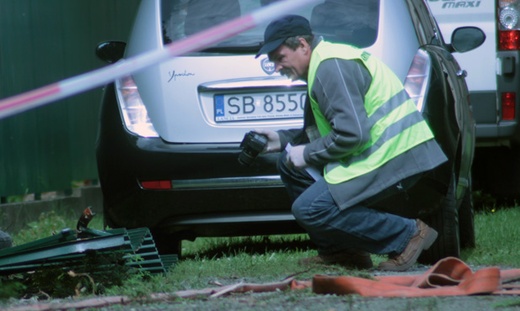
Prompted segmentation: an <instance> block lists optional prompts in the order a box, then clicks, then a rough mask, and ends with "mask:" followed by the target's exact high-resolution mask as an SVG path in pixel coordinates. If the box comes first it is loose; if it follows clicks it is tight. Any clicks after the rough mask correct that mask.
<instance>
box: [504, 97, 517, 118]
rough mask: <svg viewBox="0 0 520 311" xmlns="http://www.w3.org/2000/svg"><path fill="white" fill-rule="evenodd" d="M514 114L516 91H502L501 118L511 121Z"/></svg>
mask: <svg viewBox="0 0 520 311" xmlns="http://www.w3.org/2000/svg"><path fill="white" fill-rule="evenodd" d="M515 114H516V93H514V92H507V93H502V120H504V121H511V120H514V119H515Z"/></svg>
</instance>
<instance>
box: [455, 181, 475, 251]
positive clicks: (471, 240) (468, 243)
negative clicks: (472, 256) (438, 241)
mask: <svg viewBox="0 0 520 311" xmlns="http://www.w3.org/2000/svg"><path fill="white" fill-rule="evenodd" d="M474 217H475V212H474V208H473V191H472V187H471V178H470V186H469V187H468V189H466V193H465V194H464V197H463V198H462V202H461V203H460V207H459V235H460V247H461V248H473V247H475V245H476V242H475V222H474Z"/></svg>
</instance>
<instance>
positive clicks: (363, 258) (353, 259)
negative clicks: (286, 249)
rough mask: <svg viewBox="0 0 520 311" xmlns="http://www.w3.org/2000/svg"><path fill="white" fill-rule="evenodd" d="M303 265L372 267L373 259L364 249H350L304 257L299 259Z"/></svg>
mask: <svg viewBox="0 0 520 311" xmlns="http://www.w3.org/2000/svg"><path fill="white" fill-rule="evenodd" d="M299 263H300V264H301V265H305V266H308V265H320V264H321V265H340V266H343V267H346V268H356V269H370V268H372V266H373V265H372V259H371V258H370V254H369V253H367V252H363V251H354V250H348V251H343V252H339V253H335V254H331V255H318V256H314V257H309V258H303V259H301V260H300V261H299Z"/></svg>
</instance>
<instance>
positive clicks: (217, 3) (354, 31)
mask: <svg viewBox="0 0 520 311" xmlns="http://www.w3.org/2000/svg"><path fill="white" fill-rule="evenodd" d="M276 1H279V0H211V1H209V0H163V1H162V8H161V9H162V12H161V14H162V27H163V42H164V44H168V43H171V42H173V41H175V40H179V39H182V38H184V37H187V36H190V35H192V34H194V33H197V32H199V31H203V30H205V29H208V28H210V27H212V26H215V25H218V24H220V23H222V22H225V21H228V20H231V19H233V18H237V17H239V16H241V15H246V14H248V13H250V12H252V11H254V10H257V9H260V8H261V7H263V6H266V5H269V4H271V3H273V2H276ZM291 13H292V14H299V15H302V16H305V17H306V18H307V19H308V20H309V21H310V23H311V27H312V29H313V31H314V33H315V34H316V35H321V36H323V37H324V38H325V39H327V40H329V41H332V42H342V43H349V44H352V45H355V46H359V47H368V46H370V45H372V44H373V43H374V42H375V41H376V38H377V29H378V21H379V0H349V1H346V0H324V1H322V2H321V3H318V4H314V5H312V6H307V7H305V8H302V9H301V10H299V11H298V12H291ZM266 26H267V23H266V24H265V25H259V26H258V27H256V28H254V29H251V30H248V31H246V32H243V33H241V34H239V35H237V36H235V37H233V38H230V39H228V40H226V41H224V42H220V43H219V44H217V45H216V46H212V47H210V49H211V50H219V49H221V50H222V51H227V52H233V51H237V52H238V51H242V52H243V51H247V52H251V53H255V52H256V51H257V50H258V48H259V47H260V45H261V44H262V41H263V34H264V29H265V27H266Z"/></svg>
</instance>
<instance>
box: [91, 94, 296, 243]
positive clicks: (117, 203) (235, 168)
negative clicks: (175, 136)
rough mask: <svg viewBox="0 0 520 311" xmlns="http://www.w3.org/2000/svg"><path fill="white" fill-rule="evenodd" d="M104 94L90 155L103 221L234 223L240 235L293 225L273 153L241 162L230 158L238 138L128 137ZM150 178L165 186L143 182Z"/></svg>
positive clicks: (207, 226)
mask: <svg viewBox="0 0 520 311" xmlns="http://www.w3.org/2000/svg"><path fill="white" fill-rule="evenodd" d="M110 89H111V87H108V88H107V91H106V92H110V91H111V90H110ZM106 96H107V97H106V98H105V102H104V103H103V106H102V112H101V120H100V121H101V122H100V129H99V135H98V140H97V146H96V156H97V163H98V173H99V179H100V184H101V189H102V191H103V198H104V214H105V219H106V220H107V223H108V224H109V225H110V226H113V227H127V228H136V227H149V228H151V229H159V228H168V231H171V232H175V231H190V230H193V231H196V234H197V236H218V235H221V233H224V234H222V235H233V232H229V231H233V229H232V227H233V224H239V225H238V226H236V230H237V234H240V235H241V234H242V233H243V231H251V232H254V233H255V234H263V233H264V231H265V234H273V233H286V231H294V230H292V229H290V228H289V227H291V226H294V225H295V222H294V218H293V217H292V215H291V211H290V207H291V203H290V201H289V198H288V195H287V192H286V190H285V188H284V186H283V184H282V183H281V181H280V179H279V175H278V172H277V170H276V161H277V159H278V154H266V155H260V156H259V157H258V158H257V159H256V160H255V161H254V162H253V163H252V165H251V166H249V167H246V166H242V165H240V164H239V163H238V160H237V158H238V155H239V153H240V151H241V150H240V148H239V144H238V143H228V144H170V143H166V142H164V141H163V140H161V139H160V138H143V137H137V136H134V135H132V134H130V133H129V132H128V131H126V130H125V129H124V127H123V125H122V122H116V121H117V120H120V116H119V111H118V109H117V105H116V103H115V99H113V97H111V96H110V95H109V94H108V93H106ZM150 181H162V182H164V183H163V184H162V185H164V184H166V185H169V187H166V188H164V187H162V188H155V189H154V188H147V187H145V186H143V183H145V184H146V182H150ZM244 223H249V224H251V226H244ZM266 223H271V224H270V225H268V226H266V225H265V224H266ZM253 224H259V226H258V227H260V229H262V227H263V228H264V230H258V229H259V228H253V227H254V226H253ZM277 224H279V225H277ZM288 224H292V225H289V226H288ZM244 228H245V229H244ZM238 230H240V232H238Z"/></svg>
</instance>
